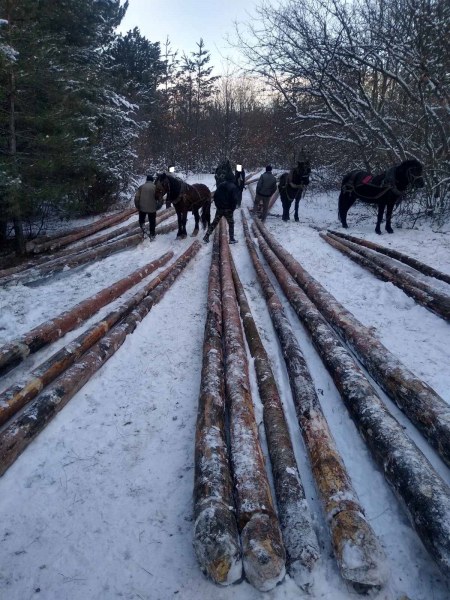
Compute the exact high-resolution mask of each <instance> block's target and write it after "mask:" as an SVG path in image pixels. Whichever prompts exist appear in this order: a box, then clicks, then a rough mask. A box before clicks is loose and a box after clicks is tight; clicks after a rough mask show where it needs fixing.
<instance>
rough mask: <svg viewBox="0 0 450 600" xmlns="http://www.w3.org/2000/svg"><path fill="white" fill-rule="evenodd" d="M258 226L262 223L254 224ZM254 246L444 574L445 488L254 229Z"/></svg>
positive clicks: (449, 516) (449, 540) (448, 510)
mask: <svg viewBox="0 0 450 600" xmlns="http://www.w3.org/2000/svg"><path fill="white" fill-rule="evenodd" d="M258 228H259V230H260V231H262V230H264V229H265V228H264V226H262V225H261V223H258ZM254 231H255V233H256V235H257V237H258V242H259V246H260V248H261V251H262V252H263V254H264V257H265V258H266V260H267V261H268V262H269V264H270V266H271V268H272V270H273V271H274V273H275V276H276V277H277V279H278V281H279V283H280V285H281V287H282V288H283V291H284V292H285V294H286V296H287V298H288V299H289V301H290V303H291V305H292V307H293V308H294V310H295V311H296V313H297V315H298V316H299V318H300V319H301V321H302V323H303V324H304V325H305V327H306V328H307V329H308V331H309V333H310V335H311V338H312V340H313V343H314V345H315V347H316V348H317V351H318V352H319V354H320V356H321V358H322V360H323V362H324V364H325V365H326V367H327V369H328V371H329V372H330V374H331V376H332V377H333V380H334V382H335V384H336V387H337V388H338V390H339V392H340V394H341V397H342V399H343V400H344V403H345V405H346V407H347V409H348V411H349V413H350V415H351V417H352V419H353V421H354V422H355V424H356V426H357V428H358V429H359V431H360V433H361V435H362V437H363V439H364V440H365V442H366V444H367V446H368V447H369V449H370V451H371V453H372V456H373V457H374V459H375V460H376V461H377V463H378V464H379V466H380V467H381V469H382V470H383V472H384V474H385V477H386V479H387V481H388V482H389V484H390V485H391V487H392V488H393V490H394V492H395V493H396V495H397V497H398V499H399V500H400V501H401V504H402V505H403V506H404V507H406V511H407V514H408V516H409V518H410V521H411V523H412V525H413V527H414V529H415V530H416V532H417V533H418V535H419V537H420V539H421V540H422V542H423V544H424V546H425V547H426V548H427V550H428V551H429V553H430V554H431V556H432V557H433V558H434V560H435V561H436V562H437V564H438V565H439V567H440V568H441V570H442V571H443V573H445V574H446V575H447V576H448V575H449V574H450V488H449V487H448V486H447V484H446V483H445V482H444V481H443V480H442V479H441V477H440V476H439V475H438V474H437V473H436V472H435V471H434V469H433V467H432V466H431V465H430V463H429V462H428V460H427V459H426V458H425V456H424V455H423V454H422V452H421V451H420V450H419V449H418V448H417V446H416V445H415V444H414V443H413V442H412V441H411V440H410V438H409V437H408V436H407V435H406V433H405V432H404V430H403V428H402V427H401V426H400V425H399V423H398V422H397V421H396V420H395V419H394V417H393V416H392V415H391V414H390V413H389V412H388V410H387V409H386V407H385V406H384V405H383V403H382V402H381V400H380V399H379V397H378V396H377V394H376V393H375V390H374V389H373V388H372V386H371V385H370V383H369V381H368V380H367V378H366V376H365V375H364V373H363V372H362V371H361V369H360V368H359V366H358V365H357V364H356V363H355V361H354V359H353V357H352V356H351V354H350V353H349V352H348V351H347V350H346V349H345V347H344V346H343V344H342V343H341V342H340V340H339V338H338V337H337V336H336V334H335V333H334V332H333V331H332V329H331V328H330V326H329V325H328V324H327V322H326V321H325V319H324V317H323V316H322V315H321V314H320V312H319V311H318V310H317V309H316V307H315V306H314V304H313V303H312V302H311V301H310V300H309V299H308V297H307V296H306V295H305V294H304V292H302V290H300V288H299V287H298V285H296V282H295V281H294V279H293V278H292V277H291V276H290V275H289V272H288V271H287V269H286V268H285V267H284V266H283V265H282V264H281V262H280V261H279V260H278V259H277V257H276V256H275V254H274V253H273V252H272V250H271V249H270V248H269V247H268V245H267V243H266V242H265V240H264V239H263V237H262V236H261V234H260V232H259V231H258V230H257V229H256V228H255V230H254Z"/></svg>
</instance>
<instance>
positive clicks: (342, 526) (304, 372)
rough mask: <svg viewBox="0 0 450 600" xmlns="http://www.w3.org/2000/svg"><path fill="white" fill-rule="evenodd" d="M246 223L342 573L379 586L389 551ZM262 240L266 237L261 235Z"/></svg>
mask: <svg viewBox="0 0 450 600" xmlns="http://www.w3.org/2000/svg"><path fill="white" fill-rule="evenodd" d="M243 220H244V232H245V239H246V242H247V247H248V249H249V251H250V255H251V258H252V261H253V265H254V267H255V270H256V273H257V275H258V280H259V282H260V284H261V287H262V290H263V294H264V297H265V299H266V302H267V306H268V309H269V313H270V316H271V318H272V322H273V324H274V327H275V330H276V332H277V335H278V338H279V340H280V344H281V347H282V352H283V357H284V360H285V363H286V368H287V371H288V375H289V381H290V384H291V390H292V396H293V399H294V403H295V409H296V413H297V419H298V422H299V425H300V429H301V432H302V435H303V439H304V442H305V445H306V448H307V450H308V453H309V456H310V464H311V468H312V471H313V475H314V479H315V481H316V485H317V488H318V490H319V493H320V497H321V500H322V504H323V507H324V511H325V516H326V520H327V523H328V525H329V528H330V534H331V541H332V544H333V549H334V554H335V557H336V561H337V563H338V567H339V570H340V572H341V575H342V577H343V578H344V579H346V580H347V581H349V582H350V583H352V584H353V586H354V587H355V589H357V590H358V591H360V590H361V589H362V590H364V591H367V590H368V589H370V588H373V587H375V588H377V587H379V586H380V585H382V584H383V583H384V581H385V579H386V573H385V570H384V561H385V557H384V553H383V551H382V549H381V546H380V545H379V542H378V540H377V538H376V536H375V534H374V532H373V530H372V528H371V526H370V524H369V523H368V522H367V520H366V518H365V516H364V510H363V508H362V506H361V504H360V502H359V499H358V497H357V495H356V492H355V491H354V489H353V485H352V482H351V479H350V476H349V475H348V473H347V470H346V468H345V465H344V462H343V460H342V458H341V456H340V454H339V452H338V450H337V448H336V443H335V441H334V439H333V436H332V434H331V431H330V429H329V427H328V423H327V421H326V419H325V416H324V414H323V412H322V408H321V406H320V402H319V400H318V398H317V394H316V390H315V387H314V383H313V381H312V379H311V375H310V373H309V370H308V367H307V365H306V362H305V359H304V357H303V354H302V352H301V350H300V347H299V345H298V342H297V339H296V337H295V335H294V332H293V331H292V328H291V326H290V324H289V321H288V319H287V317H286V315H285V313H284V310H283V307H282V304H281V302H280V300H279V298H278V296H277V294H276V292H275V290H274V288H273V286H272V284H271V283H270V280H269V278H268V276H267V274H266V272H265V271H264V269H263V267H262V265H261V262H260V261H259V258H258V255H257V253H256V250H255V247H254V245H253V242H252V239H251V237H250V232H249V230H248V226H247V223H246V220H245V217H244V216H243ZM259 240H262V238H261V236H260V235H259V234H258V241H259ZM260 243H264V241H263V240H262V242H260ZM296 287H297V286H296ZM356 557H357V559H356ZM355 559H356V560H355Z"/></svg>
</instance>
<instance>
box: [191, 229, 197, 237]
mask: <svg viewBox="0 0 450 600" xmlns="http://www.w3.org/2000/svg"><path fill="white" fill-rule="evenodd" d="M197 235H198V229H194V231H193V232H192V233H191V237H196V236H197Z"/></svg>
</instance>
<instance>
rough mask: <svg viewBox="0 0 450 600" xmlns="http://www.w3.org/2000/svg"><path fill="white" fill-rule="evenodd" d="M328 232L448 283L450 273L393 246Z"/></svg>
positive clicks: (336, 232) (337, 232)
mask: <svg viewBox="0 0 450 600" xmlns="http://www.w3.org/2000/svg"><path fill="white" fill-rule="evenodd" d="M328 233H331V234H333V235H335V236H337V237H340V238H343V239H344V240H348V241H349V242H354V243H355V244H360V245H361V246H365V247H366V248H370V249H371V250H375V251H376V252H380V254H385V255H386V256H390V257H391V258H395V260H398V261H400V262H402V263H404V264H405V265H408V266H410V267H412V268H413V269H416V271H419V273H423V274H424V275H428V276H429V277H434V278H435V279H440V280H441V281H445V283H450V275H448V274H447V273H442V271H438V270H437V269H435V268H433V267H430V266H429V265H426V264H425V263H423V262H421V261H420V260H417V259H416V258H413V257H412V256H408V255H407V254H403V252H399V251H398V250H395V249H394V248H386V247H385V246H381V245H380V244H375V242H370V241H369V240H364V239H362V238H358V237H354V236H352V235H348V234H346V233H341V232H340V231H332V230H328Z"/></svg>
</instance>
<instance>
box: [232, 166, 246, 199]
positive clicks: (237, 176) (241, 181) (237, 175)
mask: <svg viewBox="0 0 450 600" xmlns="http://www.w3.org/2000/svg"><path fill="white" fill-rule="evenodd" d="M234 183H235V184H236V185H237V186H238V188H239V200H238V207H239V206H240V205H241V202H242V192H243V191H244V187H245V171H244V168H243V166H242V165H236V171H235V172H234Z"/></svg>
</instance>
